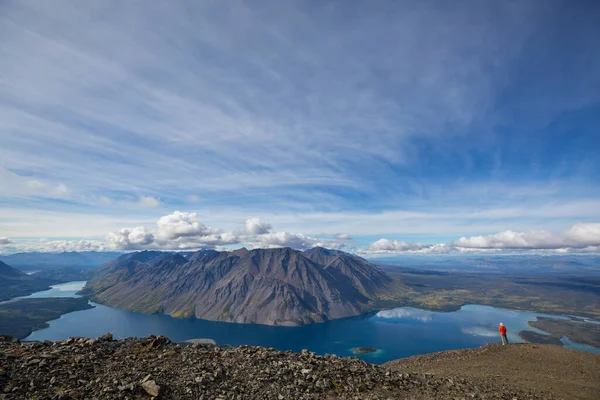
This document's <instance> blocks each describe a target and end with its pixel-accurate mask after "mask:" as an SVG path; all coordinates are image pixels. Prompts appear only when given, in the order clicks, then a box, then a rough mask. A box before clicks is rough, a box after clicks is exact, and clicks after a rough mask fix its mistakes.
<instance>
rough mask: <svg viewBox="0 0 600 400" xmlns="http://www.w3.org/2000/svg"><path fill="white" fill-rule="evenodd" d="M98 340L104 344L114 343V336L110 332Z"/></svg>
mask: <svg viewBox="0 0 600 400" xmlns="http://www.w3.org/2000/svg"><path fill="white" fill-rule="evenodd" d="M98 340H99V341H102V342H112V340H113V334H112V333H110V332H108V333H105V334H104V335H102V336H100V337H99V338H98Z"/></svg>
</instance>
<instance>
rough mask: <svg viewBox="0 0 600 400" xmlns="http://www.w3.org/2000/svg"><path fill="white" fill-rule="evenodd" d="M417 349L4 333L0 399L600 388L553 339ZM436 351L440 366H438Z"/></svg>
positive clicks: (503, 395)
mask: <svg viewBox="0 0 600 400" xmlns="http://www.w3.org/2000/svg"><path fill="white" fill-rule="evenodd" d="M463 352H466V354H467V356H464V355H463ZM487 353H491V354H492V355H493V356H494V357H493V358H491V357H487V358H485V360H490V359H496V360H499V363H498V367H497V368H493V369H490V368H489V367H490V363H489V361H486V362H484V363H483V364H482V361H481V360H480V358H479V357H477V355H478V354H487ZM523 354H524V355H523ZM469 355H470V356H469ZM421 357H422V358H421V359H419V358H416V357H412V358H409V359H404V360H397V361H394V362H392V363H389V366H388V365H386V366H383V367H382V366H376V365H371V364H368V363H366V362H364V361H361V360H359V359H357V358H340V357H336V356H334V355H327V356H325V357H320V356H317V355H315V353H312V352H309V351H306V350H303V351H302V352H301V353H294V352H292V351H285V352H284V351H278V350H275V349H270V348H263V347H250V346H241V347H238V348H225V347H214V346H210V345H201V344H176V343H172V342H170V341H169V340H168V339H167V338H165V337H148V338H141V339H137V338H129V339H123V340H118V341H114V340H112V336H111V335H110V334H108V335H105V336H103V337H102V338H99V339H87V338H78V339H69V340H66V341H61V342H56V343H52V342H44V343H22V344H17V343H11V342H10V339H9V338H6V339H5V341H4V342H0V371H2V372H1V373H0V387H1V388H3V389H4V393H5V394H4V398H6V399H25V398H40V399H41V398H44V399H46V398H48V399H50V398H62V399H67V398H69V399H79V398H98V399H109V398H110V399H118V398H121V399H125V398H130V399H133V398H136V399H147V398H151V397H156V398H159V399H163V400H169V399H184V400H187V399H279V400H283V399H305V400H309V399H310V400H317V399H318V400H321V399H337V400H345V399H361V400H363V399H364V400H375V399H379V400H385V399H415V400H424V399H436V400H437V399H439V400H449V399H467V398H468V399H519V400H533V399H539V400H542V399H544V400H553V399H561V398H563V399H590V400H592V399H594V400H595V399H597V398H598V397H597V394H598V393H599V392H598V390H599V389H600V388H599V385H600V374H599V369H598V366H599V363H600V356H598V355H594V354H588V353H582V352H578V351H573V350H571V351H569V350H565V349H562V348H558V347H556V348H555V347H553V346H535V347H534V346H532V345H522V346H521V345H509V346H505V347H502V346H495V345H488V346H484V347H482V348H480V349H473V350H465V351H462V350H461V351H458V352H446V353H436V354H433V355H428V356H421ZM437 359H440V360H444V362H443V364H445V370H443V371H441V372H439V373H437V372H436V371H435V368H436V366H439V365H440V364H442V363H441V362H437V361H436V360H437ZM481 365H483V366H484V368H481ZM507 366H510V368H507ZM511 368H514V369H515V370H514V371H511ZM431 369H434V371H433V372H432V371H431ZM423 371H427V372H428V373H426V374H424V373H423ZM517 371H518V372H520V373H521V375H520V378H518V376H517ZM431 372H432V373H431ZM503 375H504V376H506V377H503Z"/></svg>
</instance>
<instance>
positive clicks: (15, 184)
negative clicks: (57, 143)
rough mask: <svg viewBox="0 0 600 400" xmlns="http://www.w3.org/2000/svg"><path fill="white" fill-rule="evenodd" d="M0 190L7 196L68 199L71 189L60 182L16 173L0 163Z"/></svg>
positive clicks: (70, 195)
mask: <svg viewBox="0 0 600 400" xmlns="http://www.w3.org/2000/svg"><path fill="white" fill-rule="evenodd" d="M0 191H1V193H2V195H3V196H7V197H34V198H36V197H38V198H39V197H42V198H53V199H69V198H71V197H72V193H71V190H70V189H69V188H68V187H67V185H65V184H64V183H61V182H53V181H50V180H41V179H31V178H29V177H27V176H22V175H19V174H16V173H14V172H12V171H10V170H8V169H6V168H2V166H1V165H0Z"/></svg>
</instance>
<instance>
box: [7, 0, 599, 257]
mask: <svg viewBox="0 0 600 400" xmlns="http://www.w3.org/2000/svg"><path fill="white" fill-rule="evenodd" d="M597 14H598V9H597V7H596V6H592V5H588V6H587V7H584V6H583V5H580V4H575V3H572V2H560V1H558V2H554V3H552V4H549V5H547V6H546V7H544V9H543V10H541V9H540V8H539V7H537V6H536V5H535V4H528V3H522V2H520V3H519V2H516V3H504V4H502V5H501V6H498V5H497V4H495V3H494V2H491V1H490V2H488V1H481V2H477V4H473V3H472V2H458V3H456V4H455V5H454V6H453V7H451V8H446V9H440V8H439V7H438V6H437V5H434V4H430V3H426V2H419V3H415V2H402V1H389V2H382V3H380V4H378V5H376V6H371V5H366V4H363V5H360V4H359V5H356V4H354V5H352V6H350V5H342V4H337V3H331V2H320V3H318V4H317V3H315V4H312V5H307V4H305V3H302V2H294V1H292V2H285V3H282V2H276V1H266V2H255V3H244V2H233V3H230V4H222V3H207V2H193V1H183V2H169V1H153V2H152V3H151V4H144V5H143V6H141V5H136V4H135V3H123V2H117V1H102V2H100V1H97V2H96V1H86V2H77V1H68V0H59V1H54V2H52V3H40V2H35V1H22V2H8V3H3V4H2V5H0V35H2V37H3V40H2V43H0V70H2V74H1V75H0V121H2V123H1V124H0V140H1V145H0V178H2V179H0V204H1V205H2V209H0V232H1V233H2V234H3V235H7V236H10V237H32V236H48V237H52V236H54V237H64V236H71V237H76V236H79V237H92V236H93V237H97V238H99V239H100V238H102V237H103V236H104V235H105V233H106V232H108V231H113V232H117V231H119V229H122V227H123V226H133V227H137V226H142V227H144V228H145V229H155V226H154V224H155V221H156V220H158V219H159V218H160V217H162V216H163V215H164V214H165V213H166V212H168V211H165V210H176V209H178V210H183V211H184V212H188V213H191V212H193V211H197V212H198V218H199V219H201V220H202V221H203V223H204V224H206V226H219V227H221V229H223V232H236V231H242V230H244V229H245V223H244V221H245V220H246V218H247V216H248V215H257V216H261V218H262V219H263V220H268V221H269V222H270V223H271V224H273V226H277V227H278V228H279V229H283V230H284V231H285V232H303V233H302V234H293V235H296V236H286V235H282V234H281V232H273V230H272V229H267V228H266V227H262V228H261V227H256V226H254V228H252V229H256V231H254V234H255V235H256V236H257V238H258V237H259V236H260V235H262V236H260V238H261V240H262V241H263V242H261V241H260V240H259V241H258V242H256V243H257V244H259V245H260V244H261V243H263V244H264V245H270V244H271V243H292V242H293V243H296V244H297V245H308V244H310V243H313V241H312V240H313V239H315V238H318V236H319V235H317V234H315V232H325V233H326V234H328V235H334V234H337V233H339V232H344V234H346V235H349V236H351V237H353V238H355V239H358V240H367V239H363V237H364V236H367V235H368V236H371V235H379V236H382V235H386V236H388V235H396V236H398V235H405V236H411V235H412V236H415V235H421V236H423V235H425V236H427V237H426V238H425V239H426V240H422V242H423V243H425V245H427V244H432V243H441V241H440V238H437V237H436V236H444V237H447V236H450V235H452V236H453V237H456V236H465V237H466V238H470V237H472V236H475V237H476V236H482V237H484V238H485V237H487V236H488V235H490V233H493V232H503V231H506V230H508V229H509V228H510V229H512V230H514V231H516V232H525V231H526V230H529V229H534V230H541V231H554V230H555V231H560V230H561V229H565V228H566V227H567V226H570V225H572V224H573V222H574V221H582V222H593V221H597V220H598V218H599V215H598V213H599V211H598V210H599V209H600V207H598V204H599V202H600V189H597V188H599V187H600V186H599V185H598V175H597V172H596V171H597V170H598V168H600V165H599V164H598V160H599V159H600V157H598V154H597V150H595V149H597V148H598V146H597V129H598V127H600V121H599V120H598V117H597V115H600V113H598V112H595V111H597V110H598V107H599V105H600V73H599V72H598V71H600V50H599V49H598V47H597V45H596V43H595V40H594V39H595V38H596V37H598V34H600V32H598V27H597V23H596V19H597V18H594V16H597ZM92 16H93V17H92ZM507 26H510V29H506V27H507ZM557 38H559V39H560V40H556V39H557ZM573 132H576V133H573ZM548 138H552V139H551V140H549V139H548ZM17 217H18V218H19V221H16V220H15V219H16V218H17ZM82 220H83V221H86V224H84V223H83V222H81V221H82ZM138 233H139V232H133V231H131V232H129V233H123V234H122V235H121V236H118V237H117V238H115V240H116V242H117V243H120V242H121V241H123V243H129V244H128V245H129V246H136V245H140V243H139V242H138V241H139V240H141V241H142V242H143V241H144V240H145V239H144V237H145V235H144V234H143V233H142V234H141V236H138ZM298 235H303V236H298ZM337 239H338V240H339V241H344V240H348V239H347V238H345V237H339V238H337ZM179 240H183V239H179ZM219 240H220V239H215V241H214V242H215V243H216V242H219ZM389 240H390V242H386V243H379V244H377V245H375V248H377V249H378V250H376V251H402V249H403V247H406V248H407V249H408V248H409V247H413V249H414V246H417V247H418V246H421V245H415V244H414V243H416V242H419V240H415V239H412V238H410V237H409V238H402V239H399V238H397V237H390V239H389ZM444 240H445V239H444ZM485 240H487V241H488V242H490V241H491V240H492V239H485ZM403 242H404V243H406V245H404V244H403ZM207 243H208V239H207ZM444 243H445V242H444ZM384 248H385V249H387V250H385V249H384ZM465 248H466V247H465ZM432 249H433V247H432ZM436 249H438V250H445V249H446V248H444V247H437V248H436Z"/></svg>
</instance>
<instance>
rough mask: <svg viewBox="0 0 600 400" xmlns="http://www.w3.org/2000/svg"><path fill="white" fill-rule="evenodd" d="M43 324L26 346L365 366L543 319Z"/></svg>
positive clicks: (105, 318)
mask: <svg viewBox="0 0 600 400" xmlns="http://www.w3.org/2000/svg"><path fill="white" fill-rule="evenodd" d="M92 304H93V305H95V308H93V309H89V310H83V311H75V312H72V313H70V314H66V315H63V316H62V317H61V318H59V319H57V320H54V321H50V322H49V324H50V327H49V328H47V329H43V330H40V331H36V332H33V333H32V334H31V335H30V336H29V337H28V338H27V340H46V339H48V340H64V339H67V338H69V337H72V336H86V337H98V336H101V335H103V334H104V333H106V332H112V333H113V335H114V336H115V337H116V338H123V337H128V336H138V337H143V336H148V335H150V334H154V335H164V336H167V337H169V338H170V339H171V340H174V341H184V340H187V339H193V338H211V339H214V340H215V341H216V342H217V344H229V345H233V346H238V345H242V344H248V345H259V346H265V347H275V348H277V349H280V350H294V351H301V350H302V349H309V350H311V351H315V352H317V353H318V354H326V353H330V354H337V355H339V356H353V353H352V348H355V347H373V348H376V349H378V351H376V352H374V353H371V354H364V355H361V356H360V358H363V359H364V360H366V361H369V362H373V363H382V362H385V361H388V360H392V359H396V358H401V357H407V356H411V355H416V354H423V353H431V352H435V351H442V350H450V349H459V348H465V347H478V346H481V345H483V344H485V343H488V342H490V341H499V340H500V337H499V335H498V333H497V330H496V329H497V326H498V324H499V323H500V322H503V323H504V324H505V325H506V326H507V328H508V338H509V340H511V341H513V342H521V339H520V338H519V336H518V335H517V333H518V332H519V331H520V330H524V329H528V330H534V331H537V332H540V331H538V330H536V329H533V328H531V327H529V326H528V325H527V321H532V320H535V317H536V316H538V315H539V316H544V314H538V313H529V312H521V311H511V310H501V309H496V308H493V307H488V306H477V305H468V306H464V307H462V308H461V309H460V310H459V311H456V312H449V313H441V312H431V311H424V310H419V309H415V308H410V307H401V308H395V309H392V310H385V311H380V312H378V313H372V314H368V315H364V316H360V317H354V318H346V319H342V320H335V321H329V322H326V323H322V324H312V325H306V326H301V327H274V326H265V325H251V324H233V323H225V322H213V321H204V320H196V319H190V320H182V319H176V318H171V317H169V316H166V315H148V314H139V313H135V312H131V311H126V310H121V309H117V308H113V307H107V306H103V305H99V304H95V303H92Z"/></svg>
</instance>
